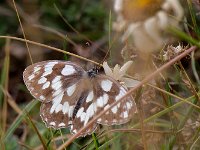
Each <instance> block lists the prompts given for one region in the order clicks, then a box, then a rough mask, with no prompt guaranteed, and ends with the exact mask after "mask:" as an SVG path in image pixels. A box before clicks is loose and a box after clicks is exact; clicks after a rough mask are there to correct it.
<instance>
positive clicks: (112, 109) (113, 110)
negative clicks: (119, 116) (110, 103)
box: [111, 106, 117, 114]
mask: <svg viewBox="0 0 200 150" xmlns="http://www.w3.org/2000/svg"><path fill="white" fill-rule="evenodd" d="M111 111H112V112H113V113H114V114H116V113H117V106H114V107H113V108H111Z"/></svg>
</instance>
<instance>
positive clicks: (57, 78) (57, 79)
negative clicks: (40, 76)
mask: <svg viewBox="0 0 200 150" xmlns="http://www.w3.org/2000/svg"><path fill="white" fill-rule="evenodd" d="M60 79H61V76H56V77H55V78H54V79H53V80H52V83H56V82H58V81H59V80H60Z"/></svg>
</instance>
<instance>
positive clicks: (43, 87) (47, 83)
mask: <svg viewBox="0 0 200 150" xmlns="http://www.w3.org/2000/svg"><path fill="white" fill-rule="evenodd" d="M49 85H50V82H49V81H48V82H46V83H45V84H44V85H43V86H42V89H43V90H44V89H46V88H48V87H49Z"/></svg>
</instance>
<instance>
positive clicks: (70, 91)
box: [67, 84, 76, 96]
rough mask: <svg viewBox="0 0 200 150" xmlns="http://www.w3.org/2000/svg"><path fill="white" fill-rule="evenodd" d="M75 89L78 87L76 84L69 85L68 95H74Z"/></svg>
mask: <svg viewBox="0 0 200 150" xmlns="http://www.w3.org/2000/svg"><path fill="white" fill-rule="evenodd" d="M75 89H76V84H73V85H72V86H70V87H68V88H67V95H68V96H72V94H73V93H74V91H75Z"/></svg>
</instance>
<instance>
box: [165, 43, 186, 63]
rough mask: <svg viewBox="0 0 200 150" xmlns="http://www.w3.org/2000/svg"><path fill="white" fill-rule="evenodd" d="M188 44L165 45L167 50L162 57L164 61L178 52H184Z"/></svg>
mask: <svg viewBox="0 0 200 150" xmlns="http://www.w3.org/2000/svg"><path fill="white" fill-rule="evenodd" d="M187 47H188V46H185V47H184V46H181V45H180V44H179V45H178V46H176V47H174V46H172V45H170V46H168V47H167V50H166V51H164V54H163V55H162V58H163V60H164V61H169V60H171V59H173V58H174V57H176V56H177V55H179V54H180V53H182V52H184V51H185V50H186V49H187Z"/></svg>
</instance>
